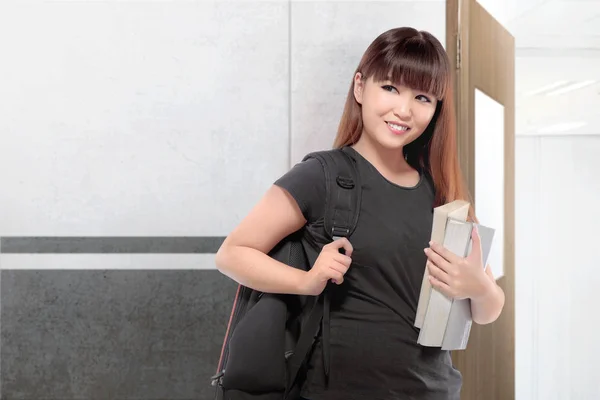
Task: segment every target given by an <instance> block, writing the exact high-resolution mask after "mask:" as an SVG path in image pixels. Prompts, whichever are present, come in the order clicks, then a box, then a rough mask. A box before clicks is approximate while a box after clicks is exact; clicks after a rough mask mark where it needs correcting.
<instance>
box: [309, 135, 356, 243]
mask: <svg viewBox="0 0 600 400" xmlns="http://www.w3.org/2000/svg"><path fill="white" fill-rule="evenodd" d="M309 158H316V159H318V160H319V161H320V162H321V165H322V166H323V170H324V171H325V186H326V203H325V221H324V223H325V231H326V233H327V235H328V237H329V239H330V240H335V239H338V238H340V237H347V236H350V235H351V234H352V233H353V232H354V229H355V228H356V224H357V222H358V214H359V212H360V202H361V197H362V186H361V181H360V175H359V173H358V170H357V168H356V163H355V161H354V160H353V159H352V158H351V157H350V155H349V154H348V149H347V148H345V147H342V148H340V149H333V150H326V151H318V152H313V153H310V154H308V155H307V156H306V157H304V160H307V159H309Z"/></svg>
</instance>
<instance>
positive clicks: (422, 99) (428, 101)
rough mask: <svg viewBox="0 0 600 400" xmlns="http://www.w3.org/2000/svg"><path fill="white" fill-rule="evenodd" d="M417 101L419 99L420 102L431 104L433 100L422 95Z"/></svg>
mask: <svg viewBox="0 0 600 400" xmlns="http://www.w3.org/2000/svg"><path fill="white" fill-rule="evenodd" d="M417 99H419V100H420V101H423V102H425V103H431V99H430V98H429V97H427V96H425V95H422V94H420V95H418V96H417Z"/></svg>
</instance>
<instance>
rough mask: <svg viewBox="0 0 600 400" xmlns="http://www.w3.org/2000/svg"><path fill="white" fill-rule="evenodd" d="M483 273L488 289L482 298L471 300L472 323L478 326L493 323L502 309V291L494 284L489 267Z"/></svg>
mask: <svg viewBox="0 0 600 400" xmlns="http://www.w3.org/2000/svg"><path fill="white" fill-rule="evenodd" d="M485 273H486V276H487V278H488V280H489V289H487V290H486V291H485V294H484V295H483V296H481V297H477V298H473V299H471V314H472V316H473V322H475V323H476V324H480V325H485V324H489V323H492V322H494V321H495V320H496V319H498V317H499V316H500V313H501V312H502V309H503V308H504V291H503V290H502V288H501V287H500V286H498V284H497V283H496V280H495V279H494V275H493V274H492V270H491V268H490V266H489V265H488V267H487V268H486V269H485Z"/></svg>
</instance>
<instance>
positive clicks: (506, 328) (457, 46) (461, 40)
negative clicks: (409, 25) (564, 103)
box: [446, 0, 515, 400]
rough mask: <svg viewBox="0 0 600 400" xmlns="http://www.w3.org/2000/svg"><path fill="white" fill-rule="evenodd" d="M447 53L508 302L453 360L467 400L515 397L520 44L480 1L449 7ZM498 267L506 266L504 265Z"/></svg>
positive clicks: (475, 191)
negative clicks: (517, 60) (517, 57)
mask: <svg viewBox="0 0 600 400" xmlns="http://www.w3.org/2000/svg"><path fill="white" fill-rule="evenodd" d="M446 9H447V12H446V13H447V14H446V15H447V17H446V23H447V24H446V29H447V32H446V38H447V45H446V48H447V51H448V54H449V55H450V58H451V60H452V61H453V65H454V72H455V96H456V97H455V101H456V106H457V124H458V125H457V127H458V144H459V146H458V147H459V149H458V152H459V157H460V160H461V167H462V169H463V172H464V174H465V179H466V180H467V183H468V185H469V188H470V191H471V194H472V196H473V204H474V206H475V212H476V214H477V217H478V219H479V220H480V222H481V223H482V224H484V225H491V226H493V227H494V228H496V229H497V230H496V236H495V237H494V246H496V247H495V250H496V253H494V254H493V255H490V257H491V259H490V260H488V261H489V265H490V266H491V268H492V271H493V272H494V275H495V276H496V278H497V282H498V284H499V285H500V286H501V287H502V289H503V290H504V293H505V295H506V303H505V306H504V309H503V312H502V315H501V316H500V318H499V319H498V320H497V321H495V322H494V323H492V324H489V325H483V326H478V325H475V324H473V327H472V331H471V336H470V338H469V342H468V346H467V349H466V350H464V351H456V352H454V353H453V354H452V358H453V361H454V363H455V365H456V366H457V368H458V369H459V370H460V371H461V372H462V374H463V391H462V396H461V399H462V400H483V399H485V400H512V399H514V398H515V376H514V371H515V303H514V301H515V295H514V294H515V280H514V276H515V275H514V259H515V254H514V253H515V249H514V243H515V234H514V215H515V208H514V190H515V189H514V188H515V180H514V173H515V171H514V165H515V155H514V147H515V146H514V144H515V137H514V126H515V100H514V97H515V74H514V70H515V45H514V38H513V37H512V36H511V35H510V34H509V32H508V31H507V30H506V29H505V28H503V27H502V25H500V24H499V23H498V22H497V21H496V20H495V19H494V18H492V16H491V15H490V14H489V13H488V12H487V11H486V10H485V9H484V8H483V7H482V6H481V5H480V4H478V3H477V2H476V1H475V0H448V2H447V7H446ZM498 264H500V265H498Z"/></svg>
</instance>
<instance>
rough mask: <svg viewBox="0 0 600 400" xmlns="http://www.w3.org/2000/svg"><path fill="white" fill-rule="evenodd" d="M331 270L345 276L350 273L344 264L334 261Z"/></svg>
mask: <svg viewBox="0 0 600 400" xmlns="http://www.w3.org/2000/svg"><path fill="white" fill-rule="evenodd" d="M329 268H331V269H332V270H334V271H337V272H339V273H341V274H345V273H346V272H347V271H348V267H347V266H345V265H344V264H342V263H340V262H337V261H332V263H331V265H330V266H329Z"/></svg>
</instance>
